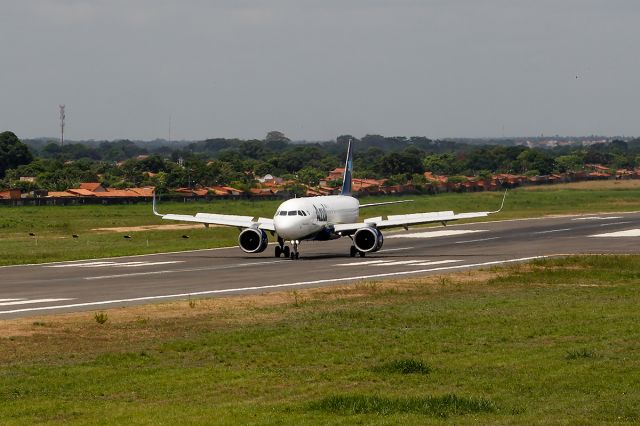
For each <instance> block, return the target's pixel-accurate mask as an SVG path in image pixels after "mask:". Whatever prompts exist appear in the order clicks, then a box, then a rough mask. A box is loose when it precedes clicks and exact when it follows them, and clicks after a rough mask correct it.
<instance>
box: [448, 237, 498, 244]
mask: <svg viewBox="0 0 640 426" xmlns="http://www.w3.org/2000/svg"><path fill="white" fill-rule="evenodd" d="M500 238H501V237H489V238H479V239H477V240H466V241H456V242H455V244H467V243H478V242H480V241H491V240H498V239H500Z"/></svg>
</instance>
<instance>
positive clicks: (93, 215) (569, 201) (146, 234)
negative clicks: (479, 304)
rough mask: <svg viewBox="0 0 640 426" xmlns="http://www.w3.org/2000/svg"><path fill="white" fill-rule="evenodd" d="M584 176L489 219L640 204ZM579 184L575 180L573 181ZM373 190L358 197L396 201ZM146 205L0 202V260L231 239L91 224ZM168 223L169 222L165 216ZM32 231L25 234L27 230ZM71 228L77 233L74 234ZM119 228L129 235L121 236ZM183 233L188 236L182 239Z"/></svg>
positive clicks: (222, 207)
mask: <svg viewBox="0 0 640 426" xmlns="http://www.w3.org/2000/svg"><path fill="white" fill-rule="evenodd" d="M629 182H631V183H628V182H620V181H606V182H584V183H580V184H579V185H578V184H568V185H550V186H541V187H536V188H526V189H518V190H515V191H512V192H510V194H509V195H508V197H507V202H506V206H505V209H504V211H503V212H501V213H500V214H497V215H494V216H492V219H495V220H499V219H511V218H521V217H536V216H543V215H546V214H567V213H589V212H606V211H609V212H611V211H634V210H640V186H639V185H637V184H636V182H635V181H629ZM576 185H578V186H577V187H576ZM501 197H502V194H501V193H495V192H494V193H471V194H440V195H436V196H406V197H402V198H403V199H404V198H409V199H413V200H415V202H413V203H406V204H399V205H391V206H382V207H378V208H371V209H367V210H364V211H362V212H361V213H362V214H363V215H366V216H364V217H375V216H379V215H387V214H403V213H415V212H420V211H436V210H454V211H456V212H464V211H482V210H495V209H497V208H498V207H499V205H500V201H501ZM397 199H398V197H371V198H368V199H363V200H362V202H363V203H366V202H381V201H388V200H397ZM279 203H280V201H213V202H211V203H206V202H192V203H164V204H160V206H159V208H160V211H162V212H172V213H187V214H193V213H196V212H198V211H204V212H223V213H228V214H243V215H254V216H264V217H271V216H272V215H273V213H274V212H275V209H276V208H277V206H278V204H279ZM161 223H162V220H161V219H159V218H158V217H156V216H153V215H152V213H151V206H150V205H149V204H134V205H113V206H100V205H85V206H41V207H31V206H28V207H0V231H1V233H0V265H10V264H18V263H41V262H50V261H56V260H72V259H87V258H96V257H109V256H122V255H131V254H144V253H157V252H164V251H179V250H192V249H201V248H211V247H224V246H231V245H235V244H236V241H237V235H238V232H237V230H236V229H233V228H221V227H218V228H210V229H205V228H204V227H203V228H201V229H188V230H187V229H182V230H147V231H138V232H133V231H132V232H105V231H96V230H95V229H96V228H105V227H134V226H141V225H158V224H161ZM165 223H166V222H165ZM30 233H31V234H34V236H30V235H29V234H30ZM73 234H75V235H77V236H78V238H73V237H72V235H73ZM124 235H130V236H131V237H132V238H129V239H125V238H123V237H124ZM183 235H186V236H188V237H189V238H183Z"/></svg>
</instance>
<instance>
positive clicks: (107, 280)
mask: <svg viewBox="0 0 640 426" xmlns="http://www.w3.org/2000/svg"><path fill="white" fill-rule="evenodd" d="M350 246H351V241H350V240H349V239H348V238H342V239H339V240H334V241H328V242H303V243H302V244H301V245H300V253H301V254H300V256H301V258H300V259H299V260H289V259H283V258H281V259H276V258H275V257H274V256H273V253H274V245H272V244H271V245H269V247H268V248H267V250H266V251H265V252H263V253H261V254H258V255H249V254H246V253H244V252H242V251H241V250H240V249H239V248H237V247H234V248H222V249H210V250H197V251H190V252H177V253H163V254H154V255H143V256H128V257H120V258H109V259H94V260H82V261H73V262H60V263H49V264H41V265H24V266H8V267H2V268H0V319H9V318H17V317H27V316H34V315H43V314H53V313H60V312H72V311H87V310H99V309H106V308H111V307H116V306H128V305H135V304H144V303H153V302H161V301H168V300H176V299H185V298H187V297H192V298H197V297H215V296H223V295H232V294H243V293H250V292H251V293H263V292H268V291H288V290H295V289H299V288H305V287H317V286H323V285H332V284H340V283H342V284H346V283H353V282H356V281H360V280H369V281H371V280H384V279H397V278H403V277H415V276H421V275H433V274H437V275H442V274H446V273H452V272H458V271H466V270H470V269H478V268H488V267H490V266H494V265H504V264H509V263H514V262H526V261H529V260H532V259H536V258H540V257H545V256H562V255H570V254H586V253H592V254H593V253H598V254H608V253H618V254H620V253H640V212H639V213H609V214H597V215H580V216H562V217H547V218H541V219H524V220H511V221H494V222H484V223H473V224H464V225H449V226H447V227H437V228H414V229H410V230H408V231H401V232H386V233H385V241H384V246H383V248H382V250H381V251H379V252H377V253H369V254H367V256H366V257H364V258H360V257H356V258H351V257H349V254H348V253H349V247H350Z"/></svg>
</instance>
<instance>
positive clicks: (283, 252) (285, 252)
mask: <svg viewBox="0 0 640 426" xmlns="http://www.w3.org/2000/svg"><path fill="white" fill-rule="evenodd" d="M291 243H292V244H293V250H291V249H289V246H285V245H284V240H283V239H282V238H280V237H278V245H277V246H276V248H275V255H276V257H280V256H284V257H288V258H289V259H291V260H295V259H299V258H300V252H299V251H298V245H299V244H300V242H299V241H291Z"/></svg>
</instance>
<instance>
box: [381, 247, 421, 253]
mask: <svg viewBox="0 0 640 426" xmlns="http://www.w3.org/2000/svg"><path fill="white" fill-rule="evenodd" d="M402 250H413V247H400V248H392V249H382V250H380V253H382V252H385V253H386V252H388V251H402Z"/></svg>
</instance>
